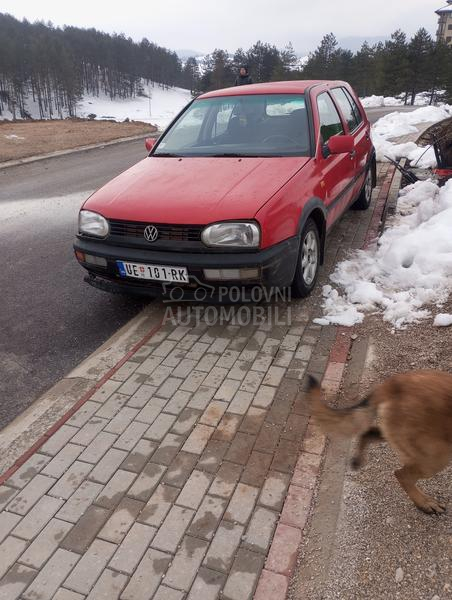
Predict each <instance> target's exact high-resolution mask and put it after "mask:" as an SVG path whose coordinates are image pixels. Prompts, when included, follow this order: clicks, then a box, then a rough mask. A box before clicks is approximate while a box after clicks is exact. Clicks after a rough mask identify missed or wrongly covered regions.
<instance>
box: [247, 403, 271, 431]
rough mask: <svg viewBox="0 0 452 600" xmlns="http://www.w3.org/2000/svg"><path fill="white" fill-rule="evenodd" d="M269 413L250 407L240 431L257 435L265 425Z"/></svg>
mask: <svg viewBox="0 0 452 600" xmlns="http://www.w3.org/2000/svg"><path fill="white" fill-rule="evenodd" d="M266 415H267V411H265V410H264V409H263V408H258V407H256V406H250V407H249V409H248V412H247V413H246V415H245V417H244V419H243V421H242V422H241V424H240V431H241V432H243V433H249V434H251V435H257V434H258V433H259V431H260V429H261V427H262V424H263V423H264V420H265V417H266Z"/></svg>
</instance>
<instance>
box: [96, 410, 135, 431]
mask: <svg viewBox="0 0 452 600" xmlns="http://www.w3.org/2000/svg"><path fill="white" fill-rule="evenodd" d="M139 412H140V411H139V409H138V408H131V407H130V406H124V407H123V408H121V410H120V411H119V412H118V414H117V415H115V417H113V419H112V420H111V421H110V422H109V423H108V425H106V426H105V427H104V431H108V432H109V433H115V434H116V435H121V434H122V433H123V432H124V431H125V430H126V428H127V427H128V426H129V425H130V423H131V422H132V421H133V419H134V418H135V417H136V416H137V414H138V413H139Z"/></svg>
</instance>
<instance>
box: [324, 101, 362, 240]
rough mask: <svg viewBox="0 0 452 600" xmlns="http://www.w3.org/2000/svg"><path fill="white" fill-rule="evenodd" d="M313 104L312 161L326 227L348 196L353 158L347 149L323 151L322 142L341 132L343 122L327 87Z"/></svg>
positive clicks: (343, 129) (345, 203)
mask: <svg viewBox="0 0 452 600" xmlns="http://www.w3.org/2000/svg"><path fill="white" fill-rule="evenodd" d="M314 107H315V110H316V112H317V127H316V139H317V144H316V161H317V164H318V169H319V170H318V176H319V177H320V190H321V193H322V194H323V198H322V199H323V201H324V203H325V206H326V209H327V228H328V229H329V228H330V227H331V225H332V224H333V223H334V222H335V221H336V220H337V219H338V218H339V217H340V216H341V214H342V213H343V212H344V211H345V210H346V208H347V206H348V205H349V203H350V201H351V199H352V193H353V183H354V181H353V179H354V174H355V158H354V155H353V154H352V155H351V154H350V153H346V154H330V155H328V154H327V153H325V152H324V147H325V145H326V143H327V142H328V140H329V139H330V138H331V137H332V136H333V135H344V134H345V128H344V122H343V120H342V117H341V116H340V114H339V112H338V110H337V108H336V105H335V104H334V102H333V100H332V98H331V96H330V94H329V93H328V92H327V91H323V92H320V93H318V94H317V96H316V97H315V99H314Z"/></svg>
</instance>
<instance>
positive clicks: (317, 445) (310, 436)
mask: <svg viewBox="0 0 452 600" xmlns="http://www.w3.org/2000/svg"><path fill="white" fill-rule="evenodd" d="M325 443H326V438H325V436H324V435H323V433H322V432H321V431H320V429H319V428H318V427H317V426H316V425H313V424H312V423H309V425H308V427H307V429H306V434H305V436H304V439H303V452H310V453H311V454H319V455H320V454H322V453H323V450H324V448H325Z"/></svg>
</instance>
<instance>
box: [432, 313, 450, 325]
mask: <svg viewBox="0 0 452 600" xmlns="http://www.w3.org/2000/svg"><path fill="white" fill-rule="evenodd" d="M433 325H434V326H435V327H449V326H450V325H452V315H450V314H449V313H440V314H439V315H436V317H435V320H434V321H433Z"/></svg>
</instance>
